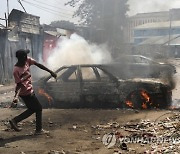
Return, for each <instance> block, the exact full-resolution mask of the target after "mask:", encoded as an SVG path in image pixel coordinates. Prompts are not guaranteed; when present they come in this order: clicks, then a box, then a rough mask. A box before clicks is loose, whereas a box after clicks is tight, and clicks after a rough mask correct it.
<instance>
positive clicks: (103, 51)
mask: <svg viewBox="0 0 180 154" xmlns="http://www.w3.org/2000/svg"><path fill="white" fill-rule="evenodd" d="M110 61H111V54H110V52H108V49H107V46H106V45H99V46H98V45H96V44H90V43H88V42H87V41H86V40H85V39H84V38H82V37H81V36H79V35H77V34H72V35H71V37H70V38H63V39H60V40H59V42H58V44H57V47H56V48H55V49H53V51H52V54H51V55H50V57H49V58H48V60H47V65H48V67H49V68H51V69H57V68H59V67H61V66H63V65H73V64H102V63H108V62H110Z"/></svg>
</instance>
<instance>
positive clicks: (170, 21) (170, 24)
mask: <svg viewBox="0 0 180 154" xmlns="http://www.w3.org/2000/svg"><path fill="white" fill-rule="evenodd" d="M171 28H172V15H171V10H169V40H168V50H169V52H168V55H167V56H169V53H170V41H171Z"/></svg>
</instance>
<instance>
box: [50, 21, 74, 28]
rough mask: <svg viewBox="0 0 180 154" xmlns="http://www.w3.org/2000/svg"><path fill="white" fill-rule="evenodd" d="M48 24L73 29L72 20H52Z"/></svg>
mask: <svg viewBox="0 0 180 154" xmlns="http://www.w3.org/2000/svg"><path fill="white" fill-rule="evenodd" d="M50 26H53V27H56V28H63V29H69V30H74V29H75V25H74V23H72V22H69V21H65V20H61V21H52V22H51V23H50Z"/></svg>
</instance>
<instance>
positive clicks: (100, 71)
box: [33, 65, 172, 109]
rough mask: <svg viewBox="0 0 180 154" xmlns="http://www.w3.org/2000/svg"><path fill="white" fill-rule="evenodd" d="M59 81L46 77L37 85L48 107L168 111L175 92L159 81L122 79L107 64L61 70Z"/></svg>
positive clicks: (37, 92) (38, 94)
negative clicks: (109, 69) (154, 109)
mask: <svg viewBox="0 0 180 154" xmlns="http://www.w3.org/2000/svg"><path fill="white" fill-rule="evenodd" d="M56 73H57V78H56V79H54V78H53V77H51V76H47V77H43V78H42V79H40V80H39V81H37V82H34V84H33V86H34V89H35V92H36V95H37V97H38V98H39V100H40V101H41V104H42V106H43V107H44V108H49V107H55V108H134V109H147V108H167V107H168V106H169V105H170V103H171V101H172V89H171V86H169V85H168V84H166V83H164V82H162V81H160V80H158V79H148V78H146V79H145V78H134V79H128V80H122V79H119V78H117V77H116V76H114V75H113V74H111V73H110V72H109V71H107V70H106V66H105V65H71V66H63V67H60V68H59V69H58V70H57V71H56Z"/></svg>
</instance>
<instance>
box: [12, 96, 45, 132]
mask: <svg viewBox="0 0 180 154" xmlns="http://www.w3.org/2000/svg"><path fill="white" fill-rule="evenodd" d="M20 97H21V98H22V100H23V101H24V103H25V105H26V107H27V110H26V111H24V112H23V113H21V114H20V115H18V116H16V117H15V118H14V120H15V122H16V123H18V122H20V121H22V120H24V119H26V118H28V117H29V116H31V115H32V114H33V113H36V131H40V130H41V129H42V106H41V104H40V102H39V100H38V99H37V97H36V96H35V94H34V93H32V94H30V95H27V96H20Z"/></svg>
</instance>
